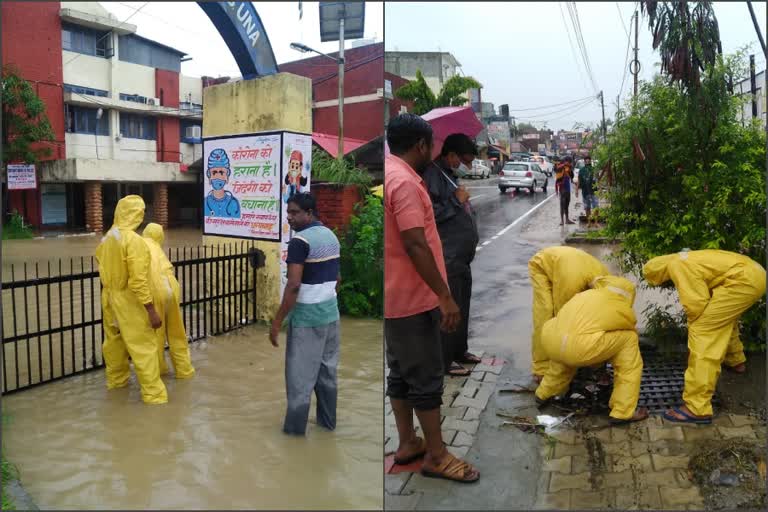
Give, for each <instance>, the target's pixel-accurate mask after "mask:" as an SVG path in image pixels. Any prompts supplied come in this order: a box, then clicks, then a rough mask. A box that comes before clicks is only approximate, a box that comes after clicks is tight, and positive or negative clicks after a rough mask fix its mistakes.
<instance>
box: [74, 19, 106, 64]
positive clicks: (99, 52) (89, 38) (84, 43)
mask: <svg viewBox="0 0 768 512" xmlns="http://www.w3.org/2000/svg"><path fill="white" fill-rule="evenodd" d="M61 46H62V48H64V49H65V50H69V51H71V52H77V53H84V54H86V55H94V56H96V57H104V58H110V57H112V55H114V52H113V50H112V33H111V32H101V31H98V30H93V29H90V28H87V27H81V26H79V25H72V24H69V23H62V25H61Z"/></svg>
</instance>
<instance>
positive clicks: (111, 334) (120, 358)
mask: <svg viewBox="0 0 768 512" xmlns="http://www.w3.org/2000/svg"><path fill="white" fill-rule="evenodd" d="M143 219H144V200H143V199H142V198H141V197H139V196H136V195H130V196H126V197H124V198H123V199H121V200H120V201H119V202H118V203H117V208H116V209H115V219H114V223H113V225H112V227H111V228H110V230H109V231H108V232H107V234H106V235H105V236H104V238H102V240H101V243H100V244H99V246H98V247H97V248H96V261H98V263H99V278H100V279H101V284H102V286H103V289H102V294H101V302H102V313H103V314H102V322H103V326H104V344H103V345H102V352H103V354H104V363H105V365H106V374H107V388H108V389H113V388H119V387H123V386H125V385H127V384H128V379H129V377H130V369H129V368H130V367H129V362H128V356H129V355H130V357H131V360H133V366H134V369H135V371H136V376H137V378H138V380H139V384H140V385H141V398H142V400H144V402H145V403H150V404H163V403H166V402H167V401H168V393H167V391H166V389H165V384H163V381H162V380H161V379H160V372H159V368H158V362H157V344H156V343H155V332H154V329H152V325H151V324H150V321H149V315H148V314H147V310H146V308H145V305H147V304H152V292H151V283H150V266H151V257H150V253H149V248H148V247H147V244H146V242H144V239H142V238H141V236H139V234H138V233H136V228H138V227H139V225H140V224H141V222H142V221H143Z"/></svg>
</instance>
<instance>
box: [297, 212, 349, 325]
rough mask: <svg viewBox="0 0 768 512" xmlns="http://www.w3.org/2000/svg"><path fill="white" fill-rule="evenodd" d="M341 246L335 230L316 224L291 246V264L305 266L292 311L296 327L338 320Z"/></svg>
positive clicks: (303, 232) (301, 232) (298, 236)
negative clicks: (338, 280)
mask: <svg viewBox="0 0 768 512" xmlns="http://www.w3.org/2000/svg"><path fill="white" fill-rule="evenodd" d="M339 258H340V247H339V240H338V239H337V238H336V235H334V234H333V231H331V230H330V229H328V228H327V227H325V226H323V224H322V223H321V222H318V221H315V222H312V223H311V224H309V225H308V226H307V227H305V228H304V229H301V230H299V231H297V232H296V233H295V234H294V235H293V238H291V241H290V242H289V243H288V257H287V259H286V261H287V263H288V264H291V263H298V264H303V265H304V272H303V274H302V276H301V287H300V288H299V296H298V298H297V300H296V306H294V308H293V311H292V312H291V320H290V321H291V325H293V326H294V327H318V326H321V325H328V324H330V323H333V322H335V321H337V320H338V319H339V306H338V302H337V299H336V280H337V278H338V276H339Z"/></svg>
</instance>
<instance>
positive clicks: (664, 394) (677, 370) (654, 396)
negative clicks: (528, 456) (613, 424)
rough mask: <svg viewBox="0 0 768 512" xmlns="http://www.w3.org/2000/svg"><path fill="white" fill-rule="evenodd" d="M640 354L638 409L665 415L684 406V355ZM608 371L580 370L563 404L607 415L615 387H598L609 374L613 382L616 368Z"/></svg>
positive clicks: (716, 400) (648, 352) (714, 402)
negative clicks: (671, 409) (675, 408)
mask: <svg viewBox="0 0 768 512" xmlns="http://www.w3.org/2000/svg"><path fill="white" fill-rule="evenodd" d="M641 353H642V356H643V378H642V381H641V382H640V399H639V401H638V406H639V407H646V408H648V410H649V412H651V413H663V412H664V411H666V410H667V409H668V408H670V407H677V406H680V405H682V404H683V386H684V384H685V381H684V376H685V369H686V367H687V366H688V363H687V361H686V360H685V357H684V355H683V354H680V355H675V354H673V355H669V354H664V355H662V354H659V353H657V352H655V351H650V350H642V351H641ZM606 370H607V372H606ZM606 370H591V369H589V368H580V369H579V371H578V373H577V374H576V377H575V378H574V380H573V382H572V383H571V388H570V390H569V393H568V395H567V396H568V398H565V399H563V400H562V401H561V402H560V403H561V404H562V405H564V406H566V407H568V408H573V409H576V410H578V409H581V410H588V411H589V412H590V413H593V414H596V413H605V412H607V411H608V410H609V408H608V400H609V399H610V396H611V390H612V386H611V385H599V381H600V380H601V376H606V373H607V377H608V378H610V380H611V381H612V380H613V368H612V367H611V365H610V364H609V365H608V366H607V368H606ZM574 394H575V395H574ZM574 396H576V398H574ZM712 405H714V406H719V405H720V401H719V398H718V396H717V394H715V396H713V397H712Z"/></svg>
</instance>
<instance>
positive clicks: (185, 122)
mask: <svg viewBox="0 0 768 512" xmlns="http://www.w3.org/2000/svg"><path fill="white" fill-rule="evenodd" d="M193 126H197V127H198V128H200V133H201V135H202V131H203V127H202V126H201V123H200V121H191V120H189V119H181V120H180V122H179V128H180V130H179V131H180V135H181V137H180V139H181V142H186V143H187V144H201V143H202V142H203V141H202V139H201V138H200V137H188V136H187V128H192V127H193ZM190 135H191V134H190Z"/></svg>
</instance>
